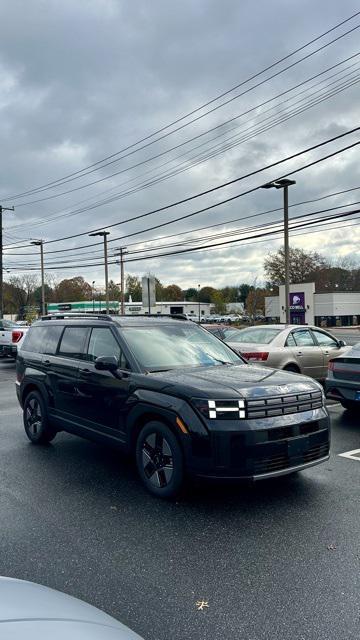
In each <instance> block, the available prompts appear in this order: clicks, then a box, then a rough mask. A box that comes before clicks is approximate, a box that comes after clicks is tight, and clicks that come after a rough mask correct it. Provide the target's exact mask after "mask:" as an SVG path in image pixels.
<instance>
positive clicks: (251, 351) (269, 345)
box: [209, 324, 348, 380]
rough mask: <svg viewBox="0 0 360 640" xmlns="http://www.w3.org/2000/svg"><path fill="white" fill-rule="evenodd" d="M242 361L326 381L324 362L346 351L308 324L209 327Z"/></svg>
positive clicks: (327, 335) (343, 347)
mask: <svg viewBox="0 0 360 640" xmlns="http://www.w3.org/2000/svg"><path fill="white" fill-rule="evenodd" d="M209 330H210V331H212V333H214V334H215V335H217V336H218V337H219V338H221V339H222V340H224V342H226V343H227V344H228V345H229V346H230V347H231V348H232V349H234V350H235V351H237V352H238V353H240V354H241V355H242V356H243V357H244V358H246V360H248V361H249V362H252V363H257V364H261V365H264V366H267V367H273V368H274V369H285V370H286V371H296V372H297V373H303V374H305V375H307V376H311V377H312V378H315V379H317V380H323V379H325V378H326V374H327V367H328V362H329V360H330V359H331V358H336V357H337V356H340V355H342V354H343V353H345V352H346V351H347V350H348V347H346V343H345V342H344V341H343V340H337V339H336V338H334V336H332V335H331V334H330V333H328V332H327V331H324V330H323V329H319V327H312V326H308V325H283V324H271V325H268V324H264V325H257V326H255V327H247V328H246V329H236V328H234V327H214V328H212V327H209Z"/></svg>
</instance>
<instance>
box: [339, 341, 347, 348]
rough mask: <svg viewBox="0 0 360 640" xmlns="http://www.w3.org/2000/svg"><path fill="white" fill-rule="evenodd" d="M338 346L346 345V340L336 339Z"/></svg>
mask: <svg viewBox="0 0 360 640" xmlns="http://www.w3.org/2000/svg"><path fill="white" fill-rule="evenodd" d="M338 347H339V348H341V347H346V342H345V340H338Z"/></svg>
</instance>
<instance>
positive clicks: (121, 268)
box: [119, 247, 127, 316]
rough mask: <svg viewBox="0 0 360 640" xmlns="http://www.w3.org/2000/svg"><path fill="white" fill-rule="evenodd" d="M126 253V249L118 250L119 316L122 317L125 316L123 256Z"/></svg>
mask: <svg viewBox="0 0 360 640" xmlns="http://www.w3.org/2000/svg"><path fill="white" fill-rule="evenodd" d="M125 253H127V251H126V247H120V248H119V256H120V291H121V294H120V305H121V308H120V314H121V315H122V316H124V315H125V283H124V262H125V260H124V255H125Z"/></svg>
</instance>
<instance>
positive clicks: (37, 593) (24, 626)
mask: <svg viewBox="0 0 360 640" xmlns="http://www.w3.org/2000/svg"><path fill="white" fill-rule="evenodd" d="M0 628H1V638H2V639H3V640H24V639H25V638H26V640H49V638H51V640H63V638H67V639H68V640H83V639H84V638H88V639H89V640H141V638H140V636H138V635H137V633H134V632H133V631H131V630H130V629H129V627H125V625H123V624H122V623H121V622H118V621H117V620H115V619H114V618H112V617H111V616H109V615H107V614H106V613H104V612H103V611H100V609H97V608H96V607H93V606H91V605H90V604H87V603H86V602H83V601H82V600H78V599H77V598H73V597H72V596H68V595H66V594H65V593H61V592H60V591H55V590H54V589H49V588H48V587H44V586H42V585H39V584H35V583H34V582H27V581H25V580H16V579H14V578H3V577H0Z"/></svg>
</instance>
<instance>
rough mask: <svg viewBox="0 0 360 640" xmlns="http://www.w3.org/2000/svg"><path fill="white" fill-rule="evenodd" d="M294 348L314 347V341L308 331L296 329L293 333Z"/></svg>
mask: <svg viewBox="0 0 360 640" xmlns="http://www.w3.org/2000/svg"><path fill="white" fill-rule="evenodd" d="M293 336H294V340H295V342H296V346H298V347H315V346H316V345H315V342H314V339H313V337H312V335H311V331H310V330H309V329H298V330H297V331H294V332H293Z"/></svg>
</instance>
